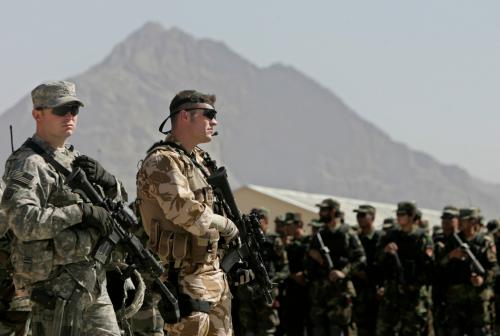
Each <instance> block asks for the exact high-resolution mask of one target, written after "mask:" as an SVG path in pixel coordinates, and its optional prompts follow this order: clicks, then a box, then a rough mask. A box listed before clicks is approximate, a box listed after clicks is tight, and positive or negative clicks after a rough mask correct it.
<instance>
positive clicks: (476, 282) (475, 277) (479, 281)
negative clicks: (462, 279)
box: [470, 273, 484, 287]
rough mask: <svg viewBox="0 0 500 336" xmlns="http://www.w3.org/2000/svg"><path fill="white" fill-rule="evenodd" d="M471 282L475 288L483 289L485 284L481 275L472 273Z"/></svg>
mask: <svg viewBox="0 0 500 336" xmlns="http://www.w3.org/2000/svg"><path fill="white" fill-rule="evenodd" d="M470 282H471V283H472V286H474V287H481V286H482V285H483V283H484V278H483V277H482V276H480V275H479V274H476V273H472V275H471V277H470Z"/></svg>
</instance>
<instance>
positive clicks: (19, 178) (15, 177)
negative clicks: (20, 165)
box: [9, 170, 35, 187]
mask: <svg viewBox="0 0 500 336" xmlns="http://www.w3.org/2000/svg"><path fill="white" fill-rule="evenodd" d="M34 178H35V177H34V176H33V175H31V174H30V173H27V172H23V171H19V170H15V171H13V172H12V173H10V175H9V180H10V181H12V182H14V183H15V184H17V185H21V186H23V187H29V186H30V185H31V182H32V181H33V179H34Z"/></svg>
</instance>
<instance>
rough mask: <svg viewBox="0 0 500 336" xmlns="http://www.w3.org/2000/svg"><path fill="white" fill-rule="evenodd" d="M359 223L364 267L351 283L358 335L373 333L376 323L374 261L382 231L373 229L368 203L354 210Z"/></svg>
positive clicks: (372, 214)
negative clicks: (352, 285) (353, 291)
mask: <svg viewBox="0 0 500 336" xmlns="http://www.w3.org/2000/svg"><path fill="white" fill-rule="evenodd" d="M354 212H356V213H357V215H356V219H357V221H358V225H359V233H358V237H359V240H360V241H361V244H362V245H363V249H364V251H365V254H366V268H365V269H364V270H360V271H359V272H356V273H354V276H353V283H354V288H356V294H357V296H356V300H355V301H354V321H355V322H356V326H357V327H358V335H360V336H364V335H375V325H376V323H377V311H378V304H379V302H378V298H377V285H378V282H379V281H378V272H377V271H378V270H377V265H376V262H375V254H376V248H377V245H378V243H379V240H380V237H381V236H382V232H380V231H378V230H375V228H374V226H373V222H374V220H375V212H376V210H375V208H374V207H373V206H371V205H369V204H363V205H360V206H359V207H358V208H357V209H355V210H354Z"/></svg>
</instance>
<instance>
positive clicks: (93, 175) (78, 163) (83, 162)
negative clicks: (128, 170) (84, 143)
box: [73, 155, 116, 189]
mask: <svg viewBox="0 0 500 336" xmlns="http://www.w3.org/2000/svg"><path fill="white" fill-rule="evenodd" d="M77 167H78V168H81V169H82V170H83V171H84V172H85V175H87V178H88V180H89V181H90V182H91V183H96V184H98V185H100V186H101V187H103V188H104V189H110V188H112V187H114V186H116V179H115V177H114V176H113V175H111V174H110V173H108V172H107V171H106V170H105V169H104V168H103V167H102V166H101V164H100V163H99V162H97V161H96V160H94V159H92V158H90V157H88V156H86V155H81V156H79V157H77V158H76V159H75V160H74V161H73V168H77Z"/></svg>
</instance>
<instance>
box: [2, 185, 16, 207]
mask: <svg viewBox="0 0 500 336" xmlns="http://www.w3.org/2000/svg"><path fill="white" fill-rule="evenodd" d="M14 192H15V189H14V188H12V187H7V189H5V191H4V192H3V195H2V203H4V202H7V201H9V200H10V199H11V198H12V196H13V195H14Z"/></svg>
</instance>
